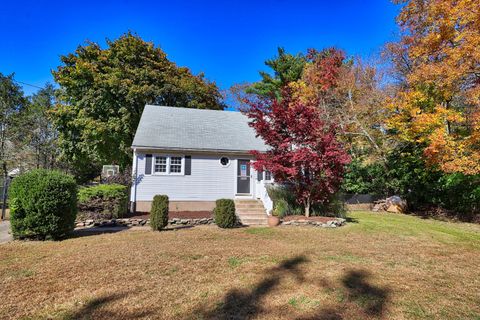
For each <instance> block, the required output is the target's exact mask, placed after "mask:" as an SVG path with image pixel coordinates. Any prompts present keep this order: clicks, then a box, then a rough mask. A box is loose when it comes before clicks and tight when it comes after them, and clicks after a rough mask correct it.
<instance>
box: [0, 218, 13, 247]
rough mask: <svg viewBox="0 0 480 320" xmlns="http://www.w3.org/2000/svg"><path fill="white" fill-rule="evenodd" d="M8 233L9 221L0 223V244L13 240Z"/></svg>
mask: <svg viewBox="0 0 480 320" xmlns="http://www.w3.org/2000/svg"><path fill="white" fill-rule="evenodd" d="M9 231H10V221H8V220H4V221H0V243H5V242H9V241H12V240H13V237H12V235H11V234H10V233H9Z"/></svg>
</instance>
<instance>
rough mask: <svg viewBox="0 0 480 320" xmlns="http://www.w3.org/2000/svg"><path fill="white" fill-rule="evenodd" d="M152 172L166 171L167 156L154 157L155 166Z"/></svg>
mask: <svg viewBox="0 0 480 320" xmlns="http://www.w3.org/2000/svg"><path fill="white" fill-rule="evenodd" d="M153 172H155V173H166V172H167V157H155V167H154V170H153Z"/></svg>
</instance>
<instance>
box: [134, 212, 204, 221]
mask: <svg viewBox="0 0 480 320" xmlns="http://www.w3.org/2000/svg"><path fill="white" fill-rule="evenodd" d="M212 217H213V214H212V212H211V211H170V212H169V213H168V218H169V219H173V218H180V219H202V218H212ZM127 218H131V219H144V220H146V219H149V218H150V214H149V213H143V212H142V213H140V212H138V213H137V214H136V215H132V216H128V217H127Z"/></svg>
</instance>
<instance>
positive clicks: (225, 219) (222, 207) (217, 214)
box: [213, 199, 237, 228]
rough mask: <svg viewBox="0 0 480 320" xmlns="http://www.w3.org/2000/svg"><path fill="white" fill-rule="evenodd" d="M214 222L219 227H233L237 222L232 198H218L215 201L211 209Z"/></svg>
mask: <svg viewBox="0 0 480 320" xmlns="http://www.w3.org/2000/svg"><path fill="white" fill-rule="evenodd" d="M213 215H214V219H215V223H216V224H217V226H219V227H220V228H233V227H235V225H236V224H237V216H236V215H235V202H233V200H232V199H219V200H217V201H216V202H215V209H214V210H213Z"/></svg>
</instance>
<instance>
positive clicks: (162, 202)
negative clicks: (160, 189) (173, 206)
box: [150, 195, 169, 231]
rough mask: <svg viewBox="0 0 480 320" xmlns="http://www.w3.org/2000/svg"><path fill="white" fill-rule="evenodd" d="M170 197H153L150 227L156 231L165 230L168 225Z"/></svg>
mask: <svg viewBox="0 0 480 320" xmlns="http://www.w3.org/2000/svg"><path fill="white" fill-rule="evenodd" d="M168 202H169V201H168V196H166V195H156V196H155V197H153V203H152V209H151V210H150V226H151V227H152V230H154V231H160V230H162V229H164V228H165V227H166V226H167V224H168Z"/></svg>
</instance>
